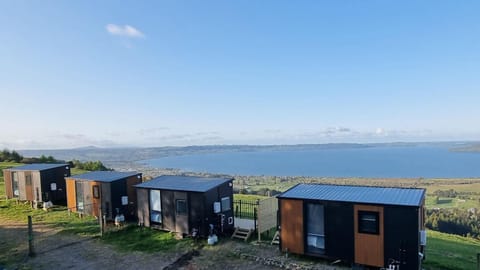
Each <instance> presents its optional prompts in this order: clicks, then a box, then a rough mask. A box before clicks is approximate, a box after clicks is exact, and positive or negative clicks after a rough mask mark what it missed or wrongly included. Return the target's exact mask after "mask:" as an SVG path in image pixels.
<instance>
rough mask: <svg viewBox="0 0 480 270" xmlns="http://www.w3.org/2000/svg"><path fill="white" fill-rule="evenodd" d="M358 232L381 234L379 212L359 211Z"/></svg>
mask: <svg viewBox="0 0 480 270" xmlns="http://www.w3.org/2000/svg"><path fill="white" fill-rule="evenodd" d="M358 232H359V233H369V234H379V221H378V212H372V211H358Z"/></svg>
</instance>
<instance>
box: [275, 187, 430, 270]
mask: <svg viewBox="0 0 480 270" xmlns="http://www.w3.org/2000/svg"><path fill="white" fill-rule="evenodd" d="M278 199H279V219H280V224H279V225H280V250H281V251H283V252H291V253H296V254H302V255H309V256H315V257H322V258H327V259H332V260H342V261H345V262H349V263H353V264H358V265H365V266H371V267H388V265H389V264H390V263H391V262H393V261H398V262H399V263H400V265H401V269H421V261H422V258H423V253H424V247H425V244H426V238H425V231H424V230H425V228H424V215H425V213H424V204H425V190H424V189H415V188H390V187H365V186H339V185H322V184H298V185H296V186H294V187H292V188H291V189H289V190H287V191H286V192H284V193H283V194H281V195H280V196H278Z"/></svg>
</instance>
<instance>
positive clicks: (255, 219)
mask: <svg viewBox="0 0 480 270" xmlns="http://www.w3.org/2000/svg"><path fill="white" fill-rule="evenodd" d="M253 228H254V230H255V232H257V208H256V207H254V208H253Z"/></svg>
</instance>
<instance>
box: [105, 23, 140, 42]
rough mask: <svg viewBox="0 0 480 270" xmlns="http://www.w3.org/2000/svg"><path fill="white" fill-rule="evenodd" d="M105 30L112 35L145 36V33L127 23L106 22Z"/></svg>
mask: <svg viewBox="0 0 480 270" xmlns="http://www.w3.org/2000/svg"><path fill="white" fill-rule="evenodd" d="M105 29H107V32H108V33H110V34H111V35H114V36H122V37H127V38H145V35H144V34H143V33H142V32H141V31H140V30H138V29H136V28H135V27H133V26H130V25H128V24H126V25H123V26H121V25H116V24H112V23H110V24H107V26H105Z"/></svg>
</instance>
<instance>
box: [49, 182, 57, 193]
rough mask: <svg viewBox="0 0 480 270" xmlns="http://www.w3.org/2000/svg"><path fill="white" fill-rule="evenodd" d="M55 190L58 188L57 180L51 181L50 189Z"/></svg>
mask: <svg viewBox="0 0 480 270" xmlns="http://www.w3.org/2000/svg"><path fill="white" fill-rule="evenodd" d="M55 190H57V183H55V182H52V183H50V191H55Z"/></svg>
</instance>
